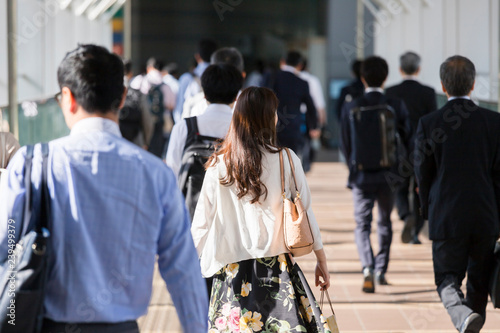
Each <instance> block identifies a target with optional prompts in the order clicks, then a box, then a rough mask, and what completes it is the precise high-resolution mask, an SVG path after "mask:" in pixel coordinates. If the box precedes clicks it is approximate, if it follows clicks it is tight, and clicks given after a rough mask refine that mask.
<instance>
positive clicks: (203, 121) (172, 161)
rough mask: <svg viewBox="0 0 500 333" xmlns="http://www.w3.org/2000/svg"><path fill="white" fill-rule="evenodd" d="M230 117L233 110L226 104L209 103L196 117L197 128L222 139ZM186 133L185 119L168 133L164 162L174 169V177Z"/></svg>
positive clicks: (202, 133)
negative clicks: (168, 140)
mask: <svg viewBox="0 0 500 333" xmlns="http://www.w3.org/2000/svg"><path fill="white" fill-rule="evenodd" d="M232 117H233V110H232V109H231V108H230V107H229V106H228V105H226V104H210V105H209V106H208V107H207V110H206V111H205V113H203V114H202V115H200V116H198V118H197V120H198V130H199V131H200V134H201V135H206V136H211V137H215V138H221V139H223V138H225V137H226V134H227V131H228V130H229V125H230V124H231V118H232ZM187 134H188V129H187V125H186V121H185V120H182V121H180V122H178V123H176V124H175V125H174V127H173V128H172V133H171V134H170V142H169V143H168V149H167V157H166V163H167V165H168V166H169V167H170V168H171V169H172V171H174V174H175V176H176V177H179V171H180V168H181V163H182V153H183V152H184V146H185V145H186V138H187Z"/></svg>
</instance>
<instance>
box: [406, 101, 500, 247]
mask: <svg viewBox="0 0 500 333" xmlns="http://www.w3.org/2000/svg"><path fill="white" fill-rule="evenodd" d="M415 147H416V148H415V152H414V154H415V174H416V178H417V182H418V188H419V196H420V200H421V203H422V214H423V216H424V218H428V219H429V235H430V238H431V239H432V240H443V239H450V238H457V237H465V236H468V235H470V234H473V233H482V234H487V235H488V234H489V235H498V233H499V230H500V229H499V223H500V220H499V216H500V215H499V208H500V191H499V189H500V114H499V113H497V112H493V111H490V110H486V109H483V108H480V107H479V106H477V105H476V104H474V103H473V102H472V101H470V100H467V99H455V100H452V101H449V102H448V103H447V104H446V105H445V106H444V107H443V108H441V109H440V110H438V111H436V112H432V113H430V114H428V115H427V116H424V117H423V118H422V119H421V120H420V122H419V125H418V129H417V135H416V142H415Z"/></svg>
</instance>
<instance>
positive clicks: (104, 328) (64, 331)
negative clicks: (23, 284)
mask: <svg viewBox="0 0 500 333" xmlns="http://www.w3.org/2000/svg"><path fill="white" fill-rule="evenodd" d="M41 333H139V327H138V326H137V322H136V321H125V322H121V323H113V324H109V323H88V324H87V323H58V322H55V321H52V320H50V319H47V318H45V319H44V320H43V326H42V332H41Z"/></svg>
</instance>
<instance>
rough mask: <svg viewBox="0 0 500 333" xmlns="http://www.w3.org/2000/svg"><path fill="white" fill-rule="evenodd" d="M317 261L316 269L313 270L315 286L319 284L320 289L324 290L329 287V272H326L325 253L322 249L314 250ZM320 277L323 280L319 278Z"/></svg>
mask: <svg viewBox="0 0 500 333" xmlns="http://www.w3.org/2000/svg"><path fill="white" fill-rule="evenodd" d="M314 254H315V255H316V258H317V259H318V263H317V264H316V270H315V271H314V275H315V277H316V278H315V280H316V281H315V282H316V287H317V286H321V287H320V289H321V290H326V289H328V288H329V287H330V273H328V266H327V264H326V255H325V251H324V250H323V249H320V250H316V251H314ZM320 277H321V278H322V279H323V281H321V280H320Z"/></svg>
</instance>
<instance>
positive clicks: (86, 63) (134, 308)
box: [0, 45, 208, 333]
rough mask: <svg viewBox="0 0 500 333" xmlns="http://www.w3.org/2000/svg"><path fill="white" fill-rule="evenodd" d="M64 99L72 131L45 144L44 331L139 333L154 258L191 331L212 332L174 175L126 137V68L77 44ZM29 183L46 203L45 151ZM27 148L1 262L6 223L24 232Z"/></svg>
mask: <svg viewBox="0 0 500 333" xmlns="http://www.w3.org/2000/svg"><path fill="white" fill-rule="evenodd" d="M57 74H58V81H59V86H60V88H61V92H60V93H59V94H58V96H57V97H58V98H57V99H58V101H59V104H60V106H61V109H62V111H63V114H64V118H65V120H66V124H67V125H68V127H69V128H70V129H71V133H70V135H69V136H67V137H63V138H60V139H58V140H55V141H52V142H50V144H49V150H50V154H49V162H48V187H49V193H50V197H51V200H50V201H51V218H50V222H49V228H50V230H51V238H50V239H51V244H50V245H51V246H52V249H53V251H52V254H53V255H52V257H51V258H50V261H49V277H48V283H47V286H46V296H45V300H44V308H45V320H44V325H43V329H42V332H44V333H49V332H61V331H64V332H66V331H68V329H70V330H71V331H72V332H76V331H78V332H81V333H85V332H92V333H99V332H120V333H123V332H126V333H132V332H138V328H137V323H136V319H137V318H138V317H140V316H141V315H143V314H145V313H146V311H147V307H148V304H149V300H150V296H151V289H152V280H153V270H154V265H155V259H156V256H158V266H159V269H160V273H161V275H162V277H163V279H164V280H165V282H166V284H167V287H168V290H169V291H170V294H171V296H172V300H173V302H174V305H175V307H176V309H177V313H178V315H179V318H180V321H181V323H182V326H183V329H184V331H185V332H190V333H191V332H200V333H201V332H207V330H208V328H207V321H208V316H207V314H208V307H207V304H208V300H207V295H206V287H205V283H204V282H203V280H202V277H201V272H200V266H199V262H198V255H197V253H196V250H195V248H194V245H193V240H192V238H191V233H190V221H189V216H188V213H187V211H186V208H185V205H184V200H183V198H182V194H181V193H180V191H179V190H178V188H177V184H176V180H175V177H174V175H173V173H172V171H171V170H170V169H169V168H168V167H167V166H166V165H165V164H164V163H163V162H162V161H161V160H160V159H158V158H156V157H154V156H153V155H151V154H150V153H148V152H146V151H144V150H142V149H140V148H138V147H137V146H135V145H133V144H132V143H129V142H128V141H127V140H125V139H123V138H122V137H121V135H120V131H119V128H118V110H119V109H120V107H121V105H122V104H123V101H124V98H125V96H126V91H125V88H124V86H123V64H122V62H121V60H120V59H119V58H118V57H117V56H116V55H113V54H111V53H109V52H108V51H107V50H106V49H104V48H102V47H99V46H95V45H80V46H79V47H78V48H77V49H76V50H74V51H71V52H69V53H68V54H67V55H66V57H65V58H64V60H63V61H62V63H61V65H60V66H59V69H58V73H57ZM40 150H41V149H40V146H39V145H37V146H36V147H35V154H34V160H33V172H32V183H33V184H34V192H35V193H34V198H33V200H34V201H33V202H34V205H37V204H40V191H39V184H40V178H41V151H40ZM25 153H26V149H25V148H23V149H21V150H20V152H18V153H17V155H16V156H15V157H14V159H13V160H12V162H11V164H10V165H9V168H8V172H7V174H6V175H5V177H3V178H2V185H1V188H0V260H2V261H3V260H5V258H6V257H7V223H8V220H9V219H12V220H14V221H15V223H16V224H17V225H18V227H17V228H16V230H19V229H20V228H21V226H20V223H22V212H23V203H24V194H25V188H24V182H23V172H24V170H23V169H24V159H25Z"/></svg>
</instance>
